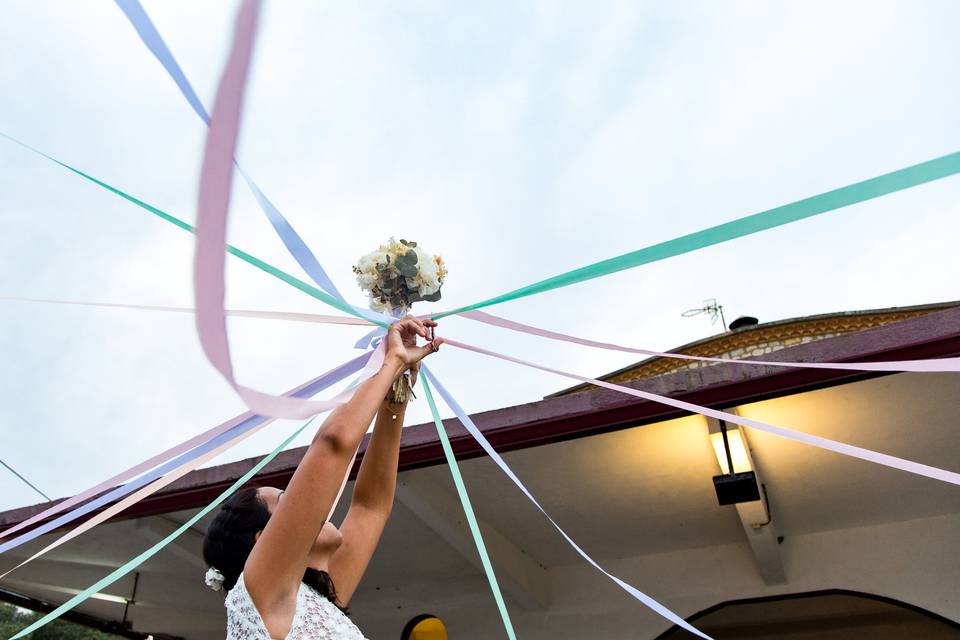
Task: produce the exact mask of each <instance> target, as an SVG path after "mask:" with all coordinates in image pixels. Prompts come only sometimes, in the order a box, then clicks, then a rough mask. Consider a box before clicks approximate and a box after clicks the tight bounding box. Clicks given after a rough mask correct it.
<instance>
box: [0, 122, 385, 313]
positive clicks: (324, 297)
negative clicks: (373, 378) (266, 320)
mask: <svg viewBox="0 0 960 640" xmlns="http://www.w3.org/2000/svg"><path fill="white" fill-rule="evenodd" d="M0 137H4V138H6V139H7V140H10V141H11V142H14V143H16V144H18V145H20V146H21V147H23V148H24V149H27V150H29V151H32V152H34V153H36V154H37V155H40V156H43V157H44V158H46V159H47V160H50V161H51V162H55V163H56V164H58V165H60V166H61V167H63V168H64V169H67V170H68V171H72V172H73V173H75V174H77V175H78V176H80V177H81V178H84V179H86V180H89V181H90V182H92V183H94V184H95V185H98V186H100V187H103V188H104V189H106V190H107V191H109V192H111V193H113V194H115V195H118V196H120V197H121V198H123V199H124V200H127V201H128V202H132V203H133V204H135V205H137V206H138V207H140V208H141V209H146V210H147V211H149V212H150V213H152V214H153V215H155V216H157V217H159V218H162V219H163V220H166V221H167V222H169V223H171V224H174V225H176V226H178V227H180V228H181V229H183V230H184V231H189V232H190V233H196V229H195V228H194V226H193V225H192V224H190V223H188V222H184V221H183V220H181V219H179V218H177V217H175V216H172V215H170V214H169V213H167V212H165V211H163V210H161V209H158V208H157V207H155V206H153V205H151V204H148V203H146V202H144V201H143V200H141V199H139V198H137V197H136V196H132V195H130V194H129V193H126V192H124V191H121V190H120V189H117V188H116V187H114V186H111V185H109V184H107V183H106V182H103V181H102V180H98V179H97V178H94V177H93V176H91V175H89V174H87V173H84V172H83V171H80V170H79V169H76V168H74V167H71V166H70V165H68V164H67V163H65V162H60V161H59V160H57V159H56V158H54V157H53V156H49V155H47V154H45V153H44V152H43V151H40V150H39V149H34V148H33V147H31V146H30V145H28V144H26V143H23V142H21V141H19V140H17V139H16V138H11V137H10V136H8V135H6V134H5V133H0ZM227 252H228V253H230V254H232V255H234V256H236V257H238V258H240V259H241V260H243V261H244V262H247V263H249V264H251V265H253V266H255V267H256V268H258V269H260V270H261V271H264V272H266V273H269V274H270V275H272V276H273V277H275V278H278V279H280V280H283V281H284V282H286V283H287V284H289V285H291V286H293V287H296V288H297V289H300V290H301V291H303V292H304V293H306V294H307V295H310V296H313V297H314V298H316V299H317V300H320V301H321V302H325V303H326V304H328V305H330V306H331V307H335V308H337V309H340V310H341V311H344V312H346V313H349V314H350V315H352V316H356V317H358V318H363V319H364V320H369V321H370V322H374V323H376V324H379V325H380V326H381V327H386V326H387V324H386V323H385V322H381V321H377V320H374V319H371V318H367V317H364V316H362V315H360V314H358V313H357V312H356V310H354V309H353V307H351V306H350V305H349V304H347V303H346V302H343V301H341V300H339V299H337V298H335V297H333V296H331V295H330V294H328V293H326V292H324V291H321V290H320V289H318V288H317V287H315V286H313V285H311V284H309V283H307V282H304V281H303V280H300V279H299V278H296V277H294V276H292V275H290V274H289V273H287V272H286V271H283V270H282V269H278V268H277V267H274V266H273V265H271V264H268V263H266V262H264V261H263V260H261V259H260V258H257V257H255V256H252V255H250V254H249V253H247V252H246V251H243V250H241V249H237V248H236V247H234V246H232V245H229V244H228V245H227Z"/></svg>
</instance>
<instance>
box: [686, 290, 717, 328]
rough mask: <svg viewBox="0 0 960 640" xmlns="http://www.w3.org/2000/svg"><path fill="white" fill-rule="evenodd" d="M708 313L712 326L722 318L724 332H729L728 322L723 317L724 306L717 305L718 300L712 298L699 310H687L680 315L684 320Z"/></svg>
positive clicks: (704, 302) (705, 301)
mask: <svg viewBox="0 0 960 640" xmlns="http://www.w3.org/2000/svg"><path fill="white" fill-rule="evenodd" d="M704 313H707V314H709V315H710V324H716V323H717V318H720V321H721V323H722V324H723V330H724V331H726V330H727V320H726V318H724V317H723V305H722V304H717V299H716V298H710V299H708V300H704V301H703V306H702V307H699V308H697V309H687V310H686V311H684V312H683V313H681V314H680V315H681V316H683V317H684V318H692V317H693V316H699V315H701V314H704Z"/></svg>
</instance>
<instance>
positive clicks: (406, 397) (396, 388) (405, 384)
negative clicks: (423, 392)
mask: <svg viewBox="0 0 960 640" xmlns="http://www.w3.org/2000/svg"><path fill="white" fill-rule="evenodd" d="M416 397H417V396H416V394H414V393H413V387H412V386H410V372H409V371H407V372H404V373H403V375H401V376H400V377H399V378H397V379H396V380H394V381H393V386H392V387H390V395H389V396H388V399H389V400H390V402H393V403H395V404H406V403H407V402H409V401H410V399H411V398H416Z"/></svg>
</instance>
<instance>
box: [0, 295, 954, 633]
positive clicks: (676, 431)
mask: <svg viewBox="0 0 960 640" xmlns="http://www.w3.org/2000/svg"><path fill="white" fill-rule="evenodd" d="M957 355H960V308H950V309H945V310H941V311H936V312H931V313H929V314H926V315H923V316H919V317H913V318H909V319H905V320H902V321H899V322H894V323H890V324H887V325H884V326H879V327H875V328H870V329H864V330H862V331H856V332H849V333H845V334H842V335H838V336H834V337H832V338H825V339H822V340H818V341H814V342H810V343H808V344H800V345H796V346H793V347H789V348H785V349H783V350H781V351H779V352H778V354H777V359H780V360H783V361H869V360H900V359H922V358H937V357H948V356H957ZM627 384H628V385H630V386H633V387H635V388H642V389H647V390H650V391H653V392H655V393H660V394H664V395H670V396H673V397H677V398H682V399H685V400H689V401H692V402H696V403H698V404H703V405H708V406H713V407H718V408H724V409H728V410H731V411H734V412H736V413H739V414H740V415H744V416H748V417H752V418H755V419H759V420H763V421H768V422H771V423H773V424H782V425H785V426H789V427H790V428H794V429H797V430H799V431H803V432H806V433H811V434H814V435H819V436H822V437H827V438H832V439H835V440H838V441H842V442H848V443H851V444H854V445H858V446H865V447H869V448H871V449H875V450H877V451H881V452H884V453H890V454H893V455H897V456H901V457H904V458H906V459H910V460H915V461H918V462H922V463H924V464H929V465H933V466H937V467H941V468H950V469H954V468H955V467H956V460H957V459H960V440H958V439H957V438H956V428H955V425H956V423H957V418H958V410H957V407H956V402H955V398H956V397H958V396H960V376H958V375H957V374H955V373H931V374H916V373H902V374H893V375H885V374H876V373H864V372H852V371H831V370H820V369H806V370H803V369H788V368H782V367H770V366H757V367H745V366H742V365H738V364H735V363H719V364H716V365H711V366H708V367H702V368H697V369H687V370H682V371H677V372H674V373H668V374H665V375H660V376H656V377H652V378H646V379H639V380H633V381H630V382H628V383H627ZM454 391H456V389H454ZM474 418H475V419H476V421H477V424H478V426H479V427H480V428H481V429H482V430H483V431H484V432H485V434H486V435H487V437H488V438H489V439H490V440H491V442H492V443H493V444H494V446H495V447H497V448H498V449H499V450H501V451H509V452H508V453H505V455H504V458H505V459H506V460H507V462H508V463H509V464H510V466H511V468H512V469H513V470H515V472H516V473H517V475H518V476H519V477H520V478H522V480H523V482H524V484H525V485H526V486H527V488H528V489H529V490H530V492H531V493H532V494H533V495H535V496H536V497H537V499H538V500H539V501H540V502H541V503H542V504H543V506H544V508H545V509H546V510H547V511H549V513H550V514H551V516H553V517H554V518H556V520H557V521H558V522H559V523H560V524H561V526H563V528H564V530H565V531H566V532H567V533H568V534H569V535H570V536H571V538H572V539H574V540H576V542H577V544H578V545H580V546H581V547H582V548H583V549H585V550H586V551H587V552H588V553H589V554H590V555H591V556H592V557H593V558H594V559H595V560H596V561H597V562H598V563H600V564H601V565H603V566H604V567H605V568H606V569H607V570H609V571H611V572H612V573H614V574H615V575H617V576H618V577H620V578H622V579H623V580H625V581H627V582H628V583H630V584H633V585H635V586H637V587H638V588H641V589H643V590H644V591H647V592H648V593H650V595H651V596H653V597H655V598H656V599H657V600H659V601H660V602H662V603H663V604H665V605H666V606H668V607H670V608H671V609H673V610H674V611H676V612H677V613H678V614H680V615H681V616H689V615H692V614H695V613H696V612H698V611H703V610H705V609H707V608H708V607H711V606H713V605H715V604H717V603H718V602H724V601H729V600H736V599H743V598H751V597H758V596H766V595H774V594H789V593H797V592H810V591H818V590H822V589H834V588H845V589H852V590H855V591H859V592H867V593H875V594H882V595H884V596H886V597H890V598H894V599H897V600H900V601H903V602H908V603H912V604H914V605H917V606H921V607H924V608H926V609H928V610H930V611H932V612H934V613H937V614H939V615H944V616H947V617H950V618H955V617H956V612H957V611H960V592H958V591H957V590H956V589H952V588H951V587H952V585H954V584H956V582H957V581H958V580H960V563H957V562H954V561H952V558H954V557H955V556H956V554H955V549H954V547H955V543H956V539H957V536H958V535H960V493H958V492H957V490H956V489H957V487H955V486H953V485H950V484H947V483H942V482H936V481H934V480H931V479H929V478H923V477H919V476H915V475H910V474H907V473H903V472H900V471H896V470H893V469H889V468H886V467H882V466H879V465H873V464H870V463H868V462H865V461H862V460H857V459H853V458H849V457H846V456H841V455H838V454H835V453H831V452H827V451H823V450H820V449H816V448H812V447H805V446H803V445H801V444H798V443H795V442H791V441H788V440H784V439H782V438H778V437H777V436H775V435H772V434H767V433H763V432H759V431H756V430H749V429H747V430H744V431H745V437H749V441H748V444H749V447H750V451H751V453H752V456H753V460H754V466H755V468H756V471H757V473H758V478H759V481H760V482H761V483H762V485H763V487H764V496H765V497H766V502H765V504H766V505H767V506H768V507H769V519H768V522H769V523H770V524H765V525H764V524H762V523H761V526H760V528H755V527H754V526H753V524H752V523H755V522H760V521H759V520H757V519H753V518H747V517H746V516H744V515H743V513H742V512H741V507H743V505H737V507H730V506H726V507H724V506H719V505H718V504H717V499H716V496H715V495H714V492H713V485H712V482H711V478H712V476H714V475H715V474H716V473H717V472H718V469H719V467H718V463H717V460H716V457H715V455H714V451H713V449H712V446H711V441H710V438H709V437H708V424H707V421H706V420H704V419H703V418H701V417H700V416H690V415H684V414H683V413H682V412H679V411H675V410H673V409H671V408H669V407H665V406H662V405H659V404H657V403H653V402H647V401H642V400H639V399H636V398H633V397H631V396H626V395H624V394H619V393H616V392H612V391H607V390H603V389H601V390H597V391H591V392H581V393H573V394H568V395H565V396H561V397H556V398H547V399H544V400H540V401H537V402H532V403H528V404H523V405H518V406H515V407H508V408H505V409H499V410H496V411H488V412H484V413H481V414H478V415H476V416H474ZM446 427H447V430H448V431H449V433H450V435H451V439H452V440H453V442H454V448H455V450H456V451H457V452H458V457H459V458H470V459H465V460H463V461H462V462H461V464H460V468H461V473H462V474H463V479H464V482H465V484H466V486H467V487H468V490H469V492H470V496H471V501H472V502H473V504H474V508H475V510H476V515H477V518H478V520H479V524H480V528H481V530H482V531H483V535H484V539H485V542H486V545H487V548H488V550H489V555H490V557H491V559H492V562H493V564H494V567H495V569H496V572H497V576H498V579H499V580H500V584H501V587H502V589H503V592H504V597H505V599H506V601H507V606H508V608H509V609H510V613H511V617H512V619H513V620H514V624H515V625H516V628H517V632H518V635H520V636H522V637H526V636H530V637H533V636H544V637H546V636H550V637H553V638H557V639H558V640H567V639H571V640H572V639H573V638H582V637H598V636H604V637H620V636H622V635H623V634H624V630H627V629H628V630H629V634H630V635H631V637H637V638H644V637H645V638H653V637H655V636H656V635H657V634H658V633H661V632H662V631H664V630H665V629H666V627H667V624H666V623H665V622H664V621H663V620H662V619H660V618H658V617H657V616H654V615H652V614H650V613H649V612H647V611H645V610H644V609H643V607H642V606H641V605H639V604H638V603H637V602H636V601H635V600H633V599H631V598H629V597H628V596H626V595H625V594H623V593H622V592H621V591H619V590H617V589H616V587H615V586H613V585H611V583H610V582H608V581H607V580H606V578H604V577H603V576H602V575H600V574H598V573H597V572H595V571H594V570H593V569H592V568H591V567H589V566H588V565H587V564H586V563H585V562H583V560H582V559H580V558H579V557H577V556H576V555H575V554H574V553H573V552H572V551H571V549H570V548H569V546H568V545H567V544H566V543H565V542H564V540H563V539H562V538H561V537H560V536H559V535H558V533H557V531H556V530H555V529H554V528H553V527H552V526H551V525H550V524H549V523H548V521H547V520H546V519H544V518H543V517H542V514H540V513H539V512H538V511H537V510H536V508H535V507H533V505H531V504H530V503H529V502H528V501H527V499H526V498H525V497H524V496H523V494H521V493H520V492H519V491H517V490H516V488H515V487H514V486H513V485H512V484H511V483H510V482H509V480H507V479H506V478H505V477H504V475H503V474H502V473H501V472H500V470H499V469H498V468H497V467H496V466H494V465H493V464H492V463H491V461H490V460H489V459H487V458H485V457H480V455H479V450H478V447H477V446H476V444H475V443H474V442H473V441H472V439H471V438H470V436H469V435H468V434H466V433H465V432H464V431H463V429H462V428H461V427H460V425H459V424H457V423H455V421H448V422H447V423H446ZM401 448H402V453H401V467H402V470H403V471H402V473H401V474H400V477H399V480H398V488H397V500H396V504H395V507H394V510H393V514H392V515H391V518H390V521H389V523H388V526H387V528H386V530H385V531H384V534H383V538H382V539H381V542H380V544H379V546H378V550H377V553H376V554H375V556H374V558H373V559H372V561H371V564H370V567H369V569H368V571H367V573H366V575H365V577H364V581H363V584H362V585H361V587H360V589H359V590H358V591H357V594H356V595H355V597H354V600H353V601H352V602H351V609H352V610H353V612H354V613H353V617H354V619H355V620H356V621H357V623H358V625H359V626H360V628H361V629H363V630H364V632H365V633H366V634H367V635H368V636H369V637H376V638H391V637H397V636H398V635H399V631H400V629H402V628H403V626H404V624H406V622H407V621H408V620H409V619H410V618H411V617H413V616H414V615H416V614H421V613H434V614H436V615H439V616H440V617H441V618H443V619H444V620H445V621H446V622H447V623H448V625H447V626H448V628H449V629H451V636H452V637H461V636H463V637H497V636H498V635H500V634H502V630H501V629H499V628H498V624H499V622H498V617H497V615H496V610H495V608H494V606H493V603H492V599H491V597H490V593H489V587H488V586H487V584H486V580H485V577H484V574H483V572H482V570H481V569H480V561H479V559H478V556H477V553H476V549H475V548H474V546H473V541H472V538H471V537H470V534H469V533H468V531H467V525H466V522H465V519H464V518H463V512H462V509H461V507H460V504H459V502H458V500H457V497H456V495H455V493H454V491H453V488H452V486H451V478H450V473H449V471H448V469H447V468H446V467H445V466H444V465H443V460H444V458H443V454H442V452H441V451H440V447H439V445H438V443H437V441H436V431H435V429H434V427H433V425H432V424H424V425H415V426H412V427H408V428H406V429H404V434H403V439H402V445H401ZM302 454H303V449H295V450H291V451H288V452H285V453H284V454H283V455H281V456H280V457H278V458H277V459H276V460H275V461H274V462H273V463H272V464H271V465H270V466H269V467H267V468H266V469H265V472H264V474H262V475H261V476H260V477H259V480H260V481H261V482H263V483H269V484H274V485H278V486H282V485H283V484H284V483H285V482H286V481H287V480H288V479H289V477H290V476H291V474H292V472H293V470H294V469H295V467H296V464H297V463H298V461H299V460H300V457H301V456H302ZM255 461H256V460H254V459H251V460H245V461H240V462H235V463H231V464H227V465H220V466H216V467H210V468H207V469H202V470H198V471H196V472H193V473H191V474H188V475H187V476H185V477H184V478H182V479H181V480H179V481H177V482H176V483H174V484H172V485H171V486H170V487H169V488H168V489H166V490H165V491H163V492H161V493H158V494H157V495H155V496H152V497H150V498H148V499H146V500H144V501H142V502H141V503H139V504H137V505H134V507H132V508H131V509H129V510H128V511H127V512H125V513H124V514H122V515H121V516H120V517H118V518H116V519H114V520H112V521H111V522H108V523H105V524H103V525H101V526H98V527H96V528H95V529H93V530H92V531H90V532H87V533H86V534H85V535H83V536H80V537H78V538H77V539H75V540H72V541H70V542H69V543H68V544H65V545H63V546H62V547H59V548H58V549H56V550H54V551H52V552H50V553H48V554H46V555H45V556H43V557H42V558H39V559H37V560H36V561H34V562H31V563H30V564H28V565H27V566H25V567H23V568H21V569H18V570H17V571H16V572H14V573H12V574H11V575H10V576H7V577H6V578H4V580H3V583H2V589H0V600H3V599H8V596H9V595H10V593H11V592H12V593H13V594H16V597H17V598H20V599H19V600H17V602H19V603H21V604H23V605H24V606H38V605H37V603H38V602H40V601H42V602H47V603H50V604H51V605H53V604H56V603H58V602H62V601H63V600H65V599H67V598H68V597H69V596H70V595H71V594H73V593H77V590H79V589H82V588H85V587H86V586H88V585H90V584H92V583H93V582H95V581H96V580H98V579H100V578H102V577H103V575H105V574H106V573H108V572H109V571H110V570H111V569H112V568H115V567H118V566H121V565H122V564H123V563H125V562H126V561H128V560H129V558H131V557H133V556H135V555H136V554H138V553H140V552H142V551H143V548H144V547H145V546H147V545H149V544H153V543H155V542H157V541H158V540H161V539H163V538H164V537H165V536H167V535H168V534H169V533H170V532H171V531H173V530H175V529H176V527H178V526H180V525H181V524H182V523H184V522H185V521H186V520H187V519H188V518H190V517H191V515H193V513H195V509H196V508H197V507H198V506H200V505H201V504H206V503H207V502H209V501H210V500H211V499H212V498H213V497H214V495H215V494H216V493H218V492H220V491H222V489H223V488H224V487H225V486H226V485H227V483H231V482H233V481H234V480H235V479H236V478H237V477H239V476H240V475H241V474H242V473H244V472H245V471H246V470H247V469H249V468H250V466H251V465H252V464H254V462H255ZM347 492H348V494H349V492H350V488H349V487H348V489H347ZM748 506H749V505H748ZM39 508H41V507H39V506H38V507H30V508H25V509H18V510H13V511H8V512H6V513H3V514H0V527H5V526H9V525H11V524H13V523H15V522H19V521H21V520H23V519H24V518H26V517H29V516H30V515H31V514H33V513H36V512H37V510H38V509H39ZM345 508H346V505H342V506H341V507H340V509H339V510H338V512H337V514H335V516H334V521H335V522H339V521H340V518H342V516H343V513H344V510H345ZM754 508H755V507H754ZM210 517H211V516H209V515H208V516H207V517H206V518H205V519H204V520H201V522H199V523H198V524H197V525H196V526H195V527H193V528H191V529H190V530H189V531H187V532H186V533H185V534H184V535H183V536H181V537H180V538H178V539H177V540H175V541H174V542H173V543H172V544H170V545H169V546H168V547H166V548H165V549H164V550H163V551H161V553H159V554H158V555H157V556H154V557H153V558H151V559H150V560H148V561H147V562H145V563H144V564H143V565H141V566H140V567H138V569H137V574H138V575H135V574H131V575H128V576H126V577H125V578H123V579H121V580H120V581H118V582H116V583H115V584H113V585H112V586H110V587H108V588H105V589H104V591H103V592H102V593H101V594H97V595H98V597H95V598H92V599H90V600H87V601H86V602H84V603H83V604H81V605H80V606H79V607H77V612H78V613H81V614H84V615H86V616H91V617H94V618H96V619H98V620H100V621H101V622H102V623H104V624H108V623H109V621H120V620H126V621H127V622H129V623H130V624H132V629H133V630H136V631H138V632H143V633H144V634H146V633H147V632H150V633H153V634H154V635H155V637H160V635H159V634H167V636H166V637H180V638H186V639H189V640H214V639H216V638H222V637H223V628H224V614H223V600H222V596H221V595H220V594H216V593H213V592H212V591H210V590H208V589H206V587H205V586H204V585H203V580H202V576H203V573H204V571H206V566H205V565H204V563H203V560H202V557H201V555H200V548H201V545H202V540H203V531H204V529H205V527H206V525H207V523H208V522H209V519H210ZM54 537H55V534H47V535H45V536H42V537H40V538H38V539H37V540H35V541H33V542H31V543H30V544H27V545H24V546H23V547H19V548H17V549H14V550H11V551H10V552H8V553H6V554H4V555H3V556H2V557H0V571H2V570H4V569H6V568H10V567H12V566H14V565H16V564H17V563H19V562H20V561H22V560H23V559H25V558H28V557H29V556H30V555H31V554H32V553H33V552H35V551H36V550H38V549H39V548H41V547H42V546H43V545H45V544H48V543H49V542H50V541H52V539H53V538H54ZM781 542H782V543H783V544H782V545H781V544H780V543H781ZM778 570H779V571H780V573H781V574H782V575H784V576H785V579H783V580H780V581H778V580H776V579H773V580H771V579H769V576H770V575H771V571H773V572H776V571H778ZM134 592H135V593H136V595H135V596H134V595H133V594H134ZM127 599H130V600H132V601H133V602H132V603H130V604H129V606H128V604H127ZM131 636H135V634H131ZM141 637H144V636H141Z"/></svg>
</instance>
